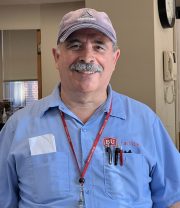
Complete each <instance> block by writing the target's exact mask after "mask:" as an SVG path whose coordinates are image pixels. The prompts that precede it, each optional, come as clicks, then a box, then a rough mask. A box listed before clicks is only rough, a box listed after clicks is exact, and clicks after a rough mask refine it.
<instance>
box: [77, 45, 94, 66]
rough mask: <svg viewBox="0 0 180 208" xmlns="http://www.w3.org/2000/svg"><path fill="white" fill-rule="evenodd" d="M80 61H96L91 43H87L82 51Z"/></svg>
mask: <svg viewBox="0 0 180 208" xmlns="http://www.w3.org/2000/svg"><path fill="white" fill-rule="evenodd" d="M79 61H81V62H85V63H93V62H94V61H95V58H94V52H93V47H92V44H91V43H86V44H85V47H84V49H83V50H82V51H81V54H80V56H79Z"/></svg>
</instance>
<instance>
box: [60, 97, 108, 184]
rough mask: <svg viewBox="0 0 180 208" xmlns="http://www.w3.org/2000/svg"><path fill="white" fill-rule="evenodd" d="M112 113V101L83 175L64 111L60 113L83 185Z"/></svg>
mask: <svg viewBox="0 0 180 208" xmlns="http://www.w3.org/2000/svg"><path fill="white" fill-rule="evenodd" d="M111 112H112V101H111V105H110V109H109V111H108V113H107V114H106V117H105V119H104V122H103V124H102V126H101V128H100V130H99V132H98V134H97V136H96V138H95V140H94V143H93V145H92V147H91V150H90V152H89V155H88V158H87V161H86V163H85V166H84V168H83V171H82V173H81V170H80V166H79V164H78V160H77V156H76V153H75V151H74V147H73V143H72V140H71V136H70V134H69V130H68V127H67V124H66V121H65V117H64V113H63V112H62V111H60V115H61V119H62V123H63V126H64V130H65V132H66V137H67V140H68V142H69V145H70V147H71V150H72V153H73V155H74V158H75V161H76V164H77V167H78V171H79V175H80V179H79V182H80V183H81V184H82V185H83V183H84V181H85V180H84V176H85V174H86V171H87V169H88V167H89V164H90V162H91V159H92V156H93V154H94V151H95V149H96V146H97V144H98V142H99V139H100V137H101V135H102V133H103V130H104V128H105V126H106V124H107V121H108V119H109V116H110V114H111Z"/></svg>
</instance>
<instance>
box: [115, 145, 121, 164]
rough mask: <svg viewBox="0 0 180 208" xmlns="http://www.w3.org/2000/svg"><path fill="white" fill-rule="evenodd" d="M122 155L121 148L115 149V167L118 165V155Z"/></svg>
mask: <svg viewBox="0 0 180 208" xmlns="http://www.w3.org/2000/svg"><path fill="white" fill-rule="evenodd" d="M119 153H120V148H119V147H116V148H115V157H114V165H117V164H118V155H119Z"/></svg>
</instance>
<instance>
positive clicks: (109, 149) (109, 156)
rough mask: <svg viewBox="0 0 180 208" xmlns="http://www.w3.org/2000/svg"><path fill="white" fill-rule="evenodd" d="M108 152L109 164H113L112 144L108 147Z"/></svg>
mask: <svg viewBox="0 0 180 208" xmlns="http://www.w3.org/2000/svg"><path fill="white" fill-rule="evenodd" d="M106 152H107V153H108V161H109V164H110V165H111V164H112V150H111V147H110V146H107V147H106Z"/></svg>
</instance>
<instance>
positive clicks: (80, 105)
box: [61, 88, 107, 123]
mask: <svg viewBox="0 0 180 208" xmlns="http://www.w3.org/2000/svg"><path fill="white" fill-rule="evenodd" d="M61 99H62V100H63V102H64V103H65V104H66V106H67V107H68V108H69V109H70V110H71V111H72V112H73V113H75V114H76V115H77V116H78V118H80V119H81V121H82V122H83V123H85V122H87V121H88V119H89V118H90V117H91V116H92V114H93V113H94V112H95V111H96V109H97V108H98V107H99V106H100V105H101V104H103V103H104V102H105V100H106V99H107V92H106V91H105V92H104V93H103V92H100V93H80V92H77V93H74V92H72V93H67V92H65V91H64V90H63V89H62V88H61Z"/></svg>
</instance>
